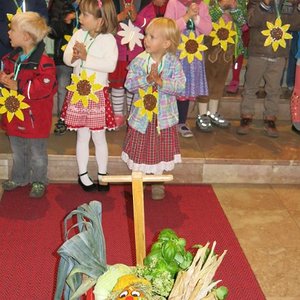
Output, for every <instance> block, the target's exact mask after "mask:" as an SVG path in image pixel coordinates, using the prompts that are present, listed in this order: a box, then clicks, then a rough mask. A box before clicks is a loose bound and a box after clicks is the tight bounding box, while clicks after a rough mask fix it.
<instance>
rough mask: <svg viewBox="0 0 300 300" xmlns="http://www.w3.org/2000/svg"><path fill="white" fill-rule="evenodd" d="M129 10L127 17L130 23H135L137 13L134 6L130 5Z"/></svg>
mask: <svg viewBox="0 0 300 300" xmlns="http://www.w3.org/2000/svg"><path fill="white" fill-rule="evenodd" d="M129 8H130V10H129V15H130V20H131V21H132V22H134V21H135V19H136V17H137V11H136V8H135V5H134V4H131V5H130V6H129Z"/></svg>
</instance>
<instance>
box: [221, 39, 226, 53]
mask: <svg viewBox="0 0 300 300" xmlns="http://www.w3.org/2000/svg"><path fill="white" fill-rule="evenodd" d="M220 44H221V48H222V49H223V50H224V51H226V50H227V41H221V42H220Z"/></svg>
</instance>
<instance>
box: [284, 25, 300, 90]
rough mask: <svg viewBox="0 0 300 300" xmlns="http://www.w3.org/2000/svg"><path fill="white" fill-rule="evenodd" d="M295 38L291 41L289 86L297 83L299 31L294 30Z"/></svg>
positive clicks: (288, 72) (287, 72) (287, 80)
mask: <svg viewBox="0 0 300 300" xmlns="http://www.w3.org/2000/svg"><path fill="white" fill-rule="evenodd" d="M291 34H292V35H293V39H292V41H291V48H290V54H289V59H288V65H287V70H286V85H287V86H288V87H293V86H294V84H295V74H296V64H297V58H296V54H297V51H298V32H296V31H292V32H291Z"/></svg>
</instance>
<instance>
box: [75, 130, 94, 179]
mask: <svg viewBox="0 0 300 300" xmlns="http://www.w3.org/2000/svg"><path fill="white" fill-rule="evenodd" d="M90 138H91V132H90V130H89V128H87V127H83V128H79V129H78V130H77V141H76V158H77V164H78V170H79V174H83V173H85V172H87V166H88V161H89V155H90V149H89V142H90Z"/></svg>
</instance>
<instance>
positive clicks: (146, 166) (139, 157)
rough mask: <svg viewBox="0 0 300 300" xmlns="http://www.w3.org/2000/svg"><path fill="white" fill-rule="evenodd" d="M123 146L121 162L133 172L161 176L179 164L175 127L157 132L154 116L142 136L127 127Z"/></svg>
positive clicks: (178, 148) (179, 157)
mask: <svg viewBox="0 0 300 300" xmlns="http://www.w3.org/2000/svg"><path fill="white" fill-rule="evenodd" d="M127 130H128V131H127V134H126V138H125V141H124V145H123V152H122V160H123V161H124V162H125V163H126V164H127V165H128V167H129V169H131V170H133V171H141V172H143V173H145V174H156V175H159V174H162V173H163V171H171V170H173V169H174V165H175V163H180V162H181V155H180V147H179V139H178V133H177V127H176V125H174V126H172V127H169V128H166V129H162V130H161V131H160V134H158V132H157V118H156V116H155V115H154V116H153V120H152V122H151V123H149V124H148V127H147V130H146V132H145V133H144V134H143V133H141V132H139V131H137V130H135V129H133V128H132V127H130V126H129V127H128V129H127Z"/></svg>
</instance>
